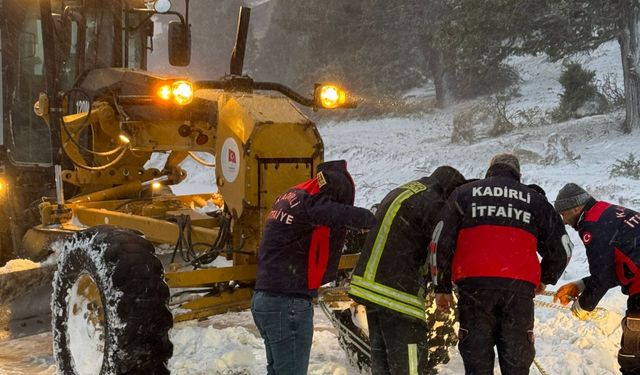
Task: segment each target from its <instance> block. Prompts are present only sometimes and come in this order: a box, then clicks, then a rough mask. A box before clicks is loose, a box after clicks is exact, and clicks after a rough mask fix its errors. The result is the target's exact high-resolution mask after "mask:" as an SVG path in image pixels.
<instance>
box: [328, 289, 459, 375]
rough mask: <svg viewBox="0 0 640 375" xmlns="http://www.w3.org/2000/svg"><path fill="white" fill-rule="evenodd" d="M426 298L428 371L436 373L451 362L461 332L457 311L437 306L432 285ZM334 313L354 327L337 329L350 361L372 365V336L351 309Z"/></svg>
mask: <svg viewBox="0 0 640 375" xmlns="http://www.w3.org/2000/svg"><path fill="white" fill-rule="evenodd" d="M426 300H427V306H428V307H427V310H426V312H427V325H428V326H429V333H428V338H427V341H428V346H429V355H428V357H427V358H428V360H427V361H428V365H427V369H428V374H430V375H433V374H437V373H438V371H437V370H436V366H438V365H440V364H445V363H448V362H449V348H450V347H452V346H455V345H456V344H457V343H458V335H457V332H456V330H455V327H454V325H455V324H456V322H457V317H456V314H455V313H453V312H452V313H450V314H443V313H441V312H440V311H438V309H437V308H436V304H435V293H434V292H433V290H432V288H430V290H429V291H428V294H427V296H426ZM333 314H334V317H335V318H336V319H337V320H338V321H339V322H340V323H341V325H342V327H344V328H346V329H348V330H349V331H351V333H349V334H345V333H343V332H342V331H341V330H338V342H339V343H340V346H341V347H342V349H343V350H345V351H346V352H347V356H348V357H349V361H350V362H351V363H352V364H353V365H355V366H358V368H359V369H360V370H361V371H364V372H366V371H367V370H368V369H369V368H370V367H371V354H370V350H371V349H370V346H369V338H368V336H367V334H366V333H365V332H364V331H363V330H362V329H360V328H359V327H358V326H356V324H354V322H353V320H352V315H351V311H350V310H344V311H335V312H333ZM358 338H359V339H360V340H362V342H364V343H366V350H368V351H369V352H368V353H367V352H364V351H363V349H362V348H363V346H364V345H358V344H355V343H354V341H357V340H358Z"/></svg>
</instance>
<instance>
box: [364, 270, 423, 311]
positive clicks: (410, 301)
mask: <svg viewBox="0 0 640 375" xmlns="http://www.w3.org/2000/svg"><path fill="white" fill-rule="evenodd" d="M351 285H358V286H361V287H363V288H366V289H369V290H372V291H374V292H376V293H379V294H382V295H384V296H387V297H393V299H395V300H397V301H400V302H402V303H405V304H407V305H412V306H415V307H418V308H420V309H423V310H424V308H425V303H424V299H423V298H419V297H417V296H414V295H413V294H409V293H405V292H403V291H400V290H397V289H393V288H391V287H388V286H386V285H382V284H379V283H376V282H373V281H369V280H365V279H363V278H362V277H360V276H358V275H353V277H352V278H351Z"/></svg>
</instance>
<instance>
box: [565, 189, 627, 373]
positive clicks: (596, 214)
mask: <svg viewBox="0 0 640 375" xmlns="http://www.w3.org/2000/svg"><path fill="white" fill-rule="evenodd" d="M554 205H555V208H556V210H557V211H558V212H559V213H560V215H561V216H562V219H563V220H564V222H565V224H567V225H570V226H571V227H573V228H574V229H575V230H576V231H578V233H579V235H580V239H581V240H582V242H583V243H584V246H585V248H586V252H587V260H588V262H589V273H590V274H589V276H587V277H585V278H583V279H581V280H577V281H574V282H571V283H568V284H566V285H563V286H562V287H560V288H559V289H558V291H557V292H556V294H555V296H554V297H553V300H554V302H556V301H560V303H562V304H563V305H567V304H568V303H569V302H571V301H573V304H572V305H571V311H572V312H573V315H574V316H576V317H577V318H579V319H582V320H584V319H587V318H588V317H589V312H590V311H592V310H593V309H595V307H596V306H597V305H598V302H599V301H600V299H602V297H603V296H604V295H605V293H606V292H607V291H608V290H609V289H611V288H613V287H615V286H617V285H620V286H621V287H622V293H624V294H627V295H628V296H629V298H628V299H627V311H626V314H625V317H624V318H623V320H622V340H621V344H620V351H619V352H618V363H619V364H620V371H621V372H622V374H624V375H631V374H634V375H637V374H640V212H637V211H633V210H630V209H628V208H625V207H622V206H617V205H614V204H611V203H607V202H603V201H596V200H595V199H594V198H593V197H592V196H591V195H590V194H589V193H587V192H586V191H585V190H584V189H583V188H581V187H580V186H578V185H576V184H574V183H569V184H567V185H565V186H564V187H563V188H562V189H560V192H559V193H558V197H557V198H556V201H555V203H554Z"/></svg>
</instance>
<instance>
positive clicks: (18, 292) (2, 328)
mask: <svg viewBox="0 0 640 375" xmlns="http://www.w3.org/2000/svg"><path fill="white" fill-rule="evenodd" d="M54 272H55V266H48V267H39V268H33V269H29V270H24V271H15V272H8V273H0V341H5V340H11V339H15V338H18V337H23V336H29V335H34V334H37V333H40V332H44V331H47V330H49V329H51V312H50V310H51V309H50V300H51V293H52V287H51V281H52V279H53V274H54Z"/></svg>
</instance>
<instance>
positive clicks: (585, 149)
mask: <svg viewBox="0 0 640 375" xmlns="http://www.w3.org/2000/svg"><path fill="white" fill-rule="evenodd" d="M575 60H576V61H579V62H582V63H583V64H584V65H585V66H586V67H587V68H589V69H592V70H595V71H596V73H597V75H596V78H597V79H600V80H604V78H605V77H607V76H609V77H615V78H616V79H617V82H618V83H619V85H620V86H622V84H621V81H622V71H621V63H620V52H619V49H618V46H617V44H616V43H609V44H606V45H604V46H602V47H601V48H599V49H598V50H596V51H594V52H593V53H591V54H588V55H581V56H577V57H576V58H575ZM509 64H511V65H512V66H514V67H515V68H516V69H517V71H518V72H519V74H520V78H521V81H520V82H519V83H518V85H519V93H520V95H519V96H516V97H514V98H512V99H511V101H510V102H509V105H508V110H509V112H510V113H516V112H517V111H518V110H527V109H532V108H536V107H537V108H539V109H540V110H542V111H548V110H551V109H553V108H554V107H556V106H557V105H558V102H559V94H560V92H561V86H560V84H559V83H558V77H559V75H560V72H561V69H562V67H561V64H559V63H549V62H548V61H547V60H546V59H545V58H544V56H537V57H531V56H529V57H517V58H512V59H510V60H509ZM429 94H430V93H429V90H428V89H417V90H414V91H412V92H411V93H408V94H407V95H408V96H410V97H420V96H421V95H429ZM472 104H473V103H472V102H466V103H460V104H457V105H455V106H453V107H450V108H446V109H441V110H433V111H432V112H429V113H422V114H419V115H412V116H402V117H395V118H384V119H375V120H367V121H342V122H337V121H322V122H319V123H318V128H319V131H320V133H321V135H322V137H323V140H324V144H325V147H326V150H325V159H326V160H332V159H346V160H347V161H348V164H349V169H350V170H351V172H352V174H353V177H354V180H355V182H356V185H357V199H356V204H357V205H359V206H362V207H370V206H371V205H373V204H374V203H376V202H378V201H379V200H380V199H381V198H382V197H383V196H384V195H385V194H386V193H387V192H388V191H389V190H391V189H392V188H394V187H395V186H398V185H399V184H401V183H403V182H406V181H410V180H412V179H416V178H419V177H422V176H424V175H428V174H429V173H430V172H431V171H432V170H434V169H435V168H436V167H437V166H439V165H445V164H448V165H451V166H454V167H456V168H458V169H459V170H460V171H461V172H462V173H463V174H464V175H465V176H466V177H468V178H473V177H482V176H483V174H484V172H485V170H486V167H487V163H488V161H489V159H490V158H491V156H492V155H493V154H495V153H498V152H514V153H516V154H517V155H519V156H521V163H522V175H523V181H524V182H525V183H536V184H539V185H540V186H542V187H543V188H544V189H545V190H546V191H547V195H548V197H549V198H550V199H551V200H553V199H554V198H555V196H556V194H557V192H558V190H559V189H560V188H561V187H562V186H563V185H564V184H565V183H567V182H575V183H578V184H580V185H582V186H583V187H585V188H586V189H587V190H588V191H589V192H590V193H591V194H592V195H594V196H595V197H596V198H598V199H601V200H606V201H609V202H612V203H616V204H621V205H624V206H627V207H630V208H633V209H640V181H638V180H633V179H630V178H625V177H615V178H611V177H610V176H609V175H610V169H611V166H612V165H613V164H614V163H616V160H618V159H624V158H626V156H627V154H628V153H630V152H633V153H636V156H640V147H639V145H640V129H634V131H633V133H632V134H630V135H628V134H622V133H621V132H620V130H619V129H620V123H621V121H622V120H623V118H624V112H623V111H617V112H614V113H609V114H606V115H598V116H591V117H585V118H582V119H578V120H572V121H568V122H564V123H560V124H548V125H539V126H530V127H526V128H517V129H515V130H514V131H512V132H510V133H508V134H506V135H502V136H500V137H497V138H490V137H486V136H482V135H480V136H479V137H477V138H476V139H475V140H474V141H473V142H472V143H464V144H454V143H452V142H451V133H452V121H453V117H454V115H455V114H456V113H457V112H459V111H462V110H464V109H465V108H468V107H469V106H470V105H472ZM184 167H185V168H186V169H187V170H189V173H190V175H189V177H188V179H187V180H186V181H185V182H184V183H183V184H181V185H179V186H177V187H176V189H174V191H176V192H178V193H191V192H205V191H209V190H210V189H211V188H210V186H211V184H210V182H211V181H214V178H213V172H211V171H209V170H206V169H205V168H204V167H200V166H197V164H195V163H192V162H189V161H187V162H185V165H184ZM567 229H568V232H569V234H570V236H571V238H572V240H573V242H574V244H575V245H576V246H575V249H574V253H573V257H572V259H571V262H570V264H569V266H568V268H567V270H566V272H565V274H564V275H563V276H562V279H561V280H560V282H559V283H558V285H555V286H549V287H548V290H554V289H556V288H557V287H558V286H559V285H562V283H564V282H568V281H571V280H575V279H578V278H581V277H584V276H586V275H587V270H588V265H587V262H586V256H585V252H584V246H583V245H582V243H581V242H580V240H579V238H578V236H577V235H576V233H575V232H574V231H573V230H572V229H570V228H567ZM536 299H537V300H540V301H546V302H550V299H549V297H538V298H536ZM556 306H557V305H556ZM599 306H600V307H603V308H604V309H606V310H607V313H606V315H603V316H602V319H600V320H598V321H588V322H582V321H579V320H577V319H574V318H573V317H572V316H571V314H570V313H569V312H567V311H566V310H562V309H557V308H553V307H549V306H543V305H540V304H538V305H536V312H535V334H536V363H537V365H539V366H540V367H541V368H542V369H544V371H546V373H547V374H549V375H552V374H563V375H581V374H584V375H596V374H597V375H606V374H617V373H619V372H618V366H617V362H616V354H617V351H618V348H619V339H620V334H621V329H620V328H619V319H620V317H621V316H622V315H623V314H624V310H625V306H626V298H625V296H623V295H622V294H621V292H620V290H619V288H616V289H612V290H610V291H609V293H608V294H607V295H606V296H605V298H604V299H603V300H602V301H601V302H600V305H599ZM171 340H172V341H173V343H174V355H173V358H172V359H171V361H170V363H169V366H170V368H171V371H172V374H176V375H199V374H203V375H204V374H251V375H252V374H264V373H265V372H266V370H265V366H266V358H265V352H264V344H263V342H262V339H261V338H260V336H259V334H258V333H257V329H256V328H255V326H254V324H253V321H252V318H251V313H250V312H249V311H242V312H233V313H227V314H224V315H218V316H215V317H212V318H210V319H208V320H205V321H200V322H188V323H181V324H177V325H176V326H175V327H174V328H173V330H172V331H171ZM449 353H450V357H451V360H450V362H449V363H447V364H444V365H440V366H439V367H438V369H439V373H440V374H444V375H452V374H457V375H459V374H463V373H464V370H463V365H462V360H461V358H460V355H459V353H458V351H457V349H456V348H455V347H453V348H450V351H449ZM496 362H497V361H496ZM55 372H56V368H55V363H54V362H53V359H52V354H51V335H50V334H49V333H44V334H40V335H37V336H33V337H28V338H23V339H18V340H14V341H9V342H5V343H2V344H0V374H3V375H4V374H7V375H8V374H54V373H55ZM309 373H310V374H315V375H320V374H333V375H344V374H359V373H360V372H359V370H358V369H357V367H356V366H354V365H353V364H350V363H349V361H348V358H347V355H346V354H345V352H343V351H342V349H341V348H340V346H339V344H338V339H337V337H336V331H335V329H334V328H333V327H332V325H331V323H330V321H329V320H328V319H327V318H325V317H324V315H323V313H322V311H321V310H320V309H319V308H316V311H315V334H314V338H313V347H312V349H311V360H310V365H309ZM496 373H497V374H499V373H500V372H499V369H498V367H497V364H496ZM538 373H541V372H540V370H539V369H538V367H536V365H533V366H532V368H531V374H538Z"/></svg>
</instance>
